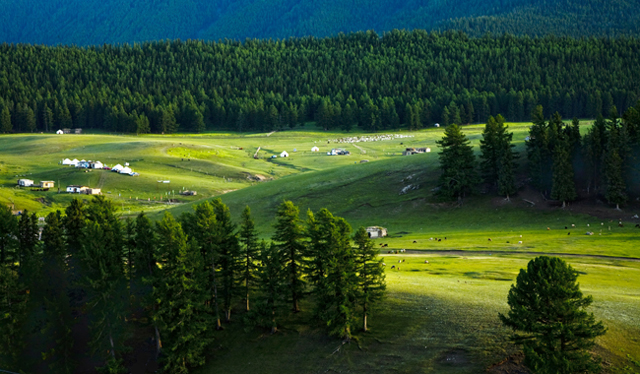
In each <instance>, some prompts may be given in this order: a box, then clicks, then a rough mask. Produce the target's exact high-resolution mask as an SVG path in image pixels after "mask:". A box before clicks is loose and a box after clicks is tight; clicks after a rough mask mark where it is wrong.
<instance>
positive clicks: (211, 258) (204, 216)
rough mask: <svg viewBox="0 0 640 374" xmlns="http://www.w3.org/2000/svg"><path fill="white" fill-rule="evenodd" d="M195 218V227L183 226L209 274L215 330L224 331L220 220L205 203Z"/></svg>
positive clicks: (208, 204) (197, 210)
mask: <svg viewBox="0 0 640 374" xmlns="http://www.w3.org/2000/svg"><path fill="white" fill-rule="evenodd" d="M195 210H196V211H195V216H194V218H193V222H194V224H193V225H192V226H193V227H190V228H189V227H188V226H183V227H185V228H186V229H187V232H189V233H191V235H192V236H193V237H194V238H195V239H196V242H197V243H198V246H199V247H200V252H201V253H202V258H203V261H204V266H205V269H206V270H207V271H206V274H207V285H208V288H207V290H208V294H209V299H208V300H207V304H208V305H209V313H211V314H212V317H213V318H212V319H213V320H214V322H215V329H216V330H220V329H222V324H221V323H220V298H219V296H218V277H219V269H218V265H219V261H220V252H219V251H218V247H217V243H218V240H219V239H218V220H217V218H216V214H215V212H214V210H213V205H211V203H209V202H204V203H202V204H199V205H197V206H196V207H195Z"/></svg>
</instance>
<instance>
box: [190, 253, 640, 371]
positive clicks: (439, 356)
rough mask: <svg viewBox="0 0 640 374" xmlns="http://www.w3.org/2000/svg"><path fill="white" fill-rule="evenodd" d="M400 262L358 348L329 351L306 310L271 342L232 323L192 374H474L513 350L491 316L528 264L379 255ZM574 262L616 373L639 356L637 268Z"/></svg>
mask: <svg viewBox="0 0 640 374" xmlns="http://www.w3.org/2000/svg"><path fill="white" fill-rule="evenodd" d="M398 259H405V260H406V262H403V263H402V264H401V270H400V271H393V270H390V271H388V272H387V283H388V295H387V298H386V300H385V301H384V303H383V304H382V305H381V308H380V310H378V311H377V312H376V313H375V314H374V315H373V316H372V317H371V318H370V321H369V323H370V328H371V330H370V332H369V333H366V334H363V333H359V334H358V336H357V340H358V341H357V343H353V344H350V345H346V346H342V348H341V349H340V351H338V352H335V351H336V349H337V348H340V347H341V344H340V341H339V340H336V339H329V338H327V337H325V335H324V334H323V332H322V330H321V329H310V328H308V327H306V326H304V325H303V322H304V321H305V319H307V318H309V316H308V313H305V312H304V311H303V313H301V314H298V315H295V316H289V317H287V318H286V320H285V321H284V322H283V323H282V324H283V329H282V332H281V333H279V334H278V335H275V336H271V335H269V334H268V333H267V332H265V331H250V332H245V331H243V330H242V328H241V326H240V324H239V323H236V324H231V325H228V327H227V330H225V331H224V332H222V333H220V335H219V339H218V342H219V343H218V344H219V345H218V344H216V346H217V349H216V350H215V351H214V353H213V355H212V357H211V359H210V360H209V363H208V364H207V366H205V367H204V368H202V369H200V370H197V371H196V372H197V373H214V372H229V373H241V372H252V373H284V372H286V373H294V372H295V373H325V372H349V373H389V372H397V373H479V372H482V371H484V369H485V368H486V367H488V366H490V365H491V364H493V363H496V362H499V361H500V360H502V359H503V358H505V357H506V356H508V355H510V354H512V353H514V352H515V348H514V347H513V345H512V344H511V343H510V342H509V341H508V336H509V331H508V330H507V329H505V328H503V327H502V326H501V325H500V323H499V321H498V318H497V314H498V313H505V312H507V310H508V307H507V304H506V295H507V292H508V290H509V287H510V285H511V284H512V283H513V282H514V281H515V277H516V276H517V272H518V270H519V269H520V268H522V267H525V266H526V263H527V261H528V260H529V259H530V257H527V256H465V257H458V256H441V255H437V254H434V255H407V254H402V255H385V261H386V263H387V264H388V265H387V266H388V267H390V266H391V264H394V263H395V264H396V265H397V264H398V263H397V260H398ZM425 259H427V260H428V261H429V264H425V263H424V260H425ZM570 262H571V263H572V265H573V266H574V267H575V268H576V269H577V270H578V271H580V272H581V276H580V278H579V281H580V284H581V288H582V290H583V291H584V292H585V294H587V295H593V297H594V300H595V301H594V304H593V307H592V311H593V312H594V313H595V314H596V317H597V318H599V319H602V320H603V322H604V323H605V325H606V326H607V327H608V329H609V331H608V333H607V334H606V335H605V336H603V337H601V338H599V339H598V340H597V343H598V346H597V348H596V351H597V352H598V354H600V355H601V356H602V357H604V358H605V360H606V361H607V362H608V363H610V364H611V365H612V366H610V367H609V371H608V372H612V371H611V370H613V369H614V368H615V367H618V368H619V367H621V366H622V365H624V364H625V359H624V357H625V355H626V354H631V355H632V356H634V357H638V356H640V339H638V337H639V336H640V316H639V315H638V313H637V310H638V305H639V304H640V299H639V297H640V288H639V286H638V285H639V284H640V283H639V281H640V268H639V266H638V263H630V262H624V261H603V260H593V259H578V260H570ZM304 306H305V305H303V307H304ZM307 307H309V306H307ZM236 316H237V317H236V318H241V317H240V314H236ZM623 350H624V351H623ZM302 357H304V359H301V358H302Z"/></svg>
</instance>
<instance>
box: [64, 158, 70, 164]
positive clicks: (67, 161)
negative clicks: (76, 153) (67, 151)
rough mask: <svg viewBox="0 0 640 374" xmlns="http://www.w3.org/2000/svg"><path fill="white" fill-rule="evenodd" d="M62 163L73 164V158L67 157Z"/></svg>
mask: <svg viewBox="0 0 640 374" xmlns="http://www.w3.org/2000/svg"><path fill="white" fill-rule="evenodd" d="M62 165H72V162H71V159H68V158H65V159H64V160H62Z"/></svg>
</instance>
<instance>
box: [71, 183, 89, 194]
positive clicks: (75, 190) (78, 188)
mask: <svg viewBox="0 0 640 374" xmlns="http://www.w3.org/2000/svg"><path fill="white" fill-rule="evenodd" d="M88 188H89V187H87V186H80V185H76V184H72V185H70V186H67V192H68V193H85V191H86V190H87V189H88Z"/></svg>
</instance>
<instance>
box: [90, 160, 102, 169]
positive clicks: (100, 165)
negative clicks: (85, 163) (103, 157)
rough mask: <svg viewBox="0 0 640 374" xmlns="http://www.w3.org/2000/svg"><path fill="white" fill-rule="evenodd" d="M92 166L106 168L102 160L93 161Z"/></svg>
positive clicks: (93, 167)
mask: <svg viewBox="0 0 640 374" xmlns="http://www.w3.org/2000/svg"><path fill="white" fill-rule="evenodd" d="M91 168H92V169H103V168H104V164H102V162H100V161H94V162H92V163H91Z"/></svg>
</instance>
